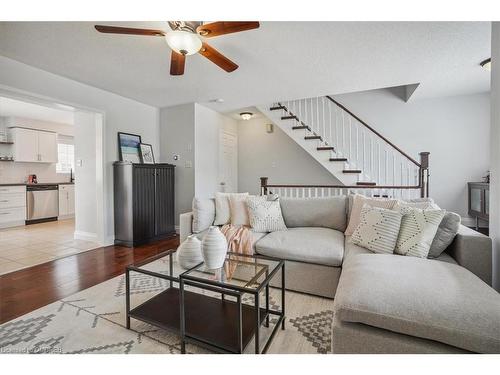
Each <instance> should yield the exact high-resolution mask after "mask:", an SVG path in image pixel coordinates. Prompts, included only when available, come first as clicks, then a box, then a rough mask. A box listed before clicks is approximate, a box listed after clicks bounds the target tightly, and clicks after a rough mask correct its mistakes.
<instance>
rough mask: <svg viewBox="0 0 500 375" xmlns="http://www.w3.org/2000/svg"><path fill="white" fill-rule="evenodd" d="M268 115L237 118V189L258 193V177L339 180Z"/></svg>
mask: <svg viewBox="0 0 500 375" xmlns="http://www.w3.org/2000/svg"><path fill="white" fill-rule="evenodd" d="M270 122H271V121H269V120H268V119H267V118H256V119H254V120H250V121H239V122H238V190H239V191H240V192H247V191H248V192H249V193H250V194H258V193H259V189H260V177H269V182H270V183H282V184H294V183H295V184H338V183H339V182H338V180H337V179H336V178H334V177H333V176H332V175H330V174H329V172H328V171H327V170H326V169H324V168H323V167H322V166H321V164H319V163H318V162H317V161H316V160H314V159H313V158H312V157H311V156H310V155H309V154H308V153H307V152H306V151H304V150H303V149H302V148H301V147H300V146H298V145H297V144H296V143H295V142H294V141H293V140H292V139H291V138H290V137H289V136H288V135H286V134H285V133H284V132H283V131H282V130H281V129H280V128H278V127H277V126H275V127H274V133H272V134H269V133H266V124H267V123H270Z"/></svg>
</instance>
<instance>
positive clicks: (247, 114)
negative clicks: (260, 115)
mask: <svg viewBox="0 0 500 375" xmlns="http://www.w3.org/2000/svg"><path fill="white" fill-rule="evenodd" d="M252 116H253V113H252V112H241V113H240V117H241V118H242V119H243V120H245V121H248V120H250V119H251V118H252Z"/></svg>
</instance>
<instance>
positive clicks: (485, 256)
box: [446, 225, 492, 285]
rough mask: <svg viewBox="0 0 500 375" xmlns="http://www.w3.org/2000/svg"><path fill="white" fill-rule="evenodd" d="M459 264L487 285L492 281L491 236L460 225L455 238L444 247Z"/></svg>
mask: <svg viewBox="0 0 500 375" xmlns="http://www.w3.org/2000/svg"><path fill="white" fill-rule="evenodd" d="M446 252H447V253H448V254H450V255H451V256H452V257H453V258H454V259H455V260H456V261H457V263H458V264H459V265H461V266H462V267H464V268H467V269H468V270H469V271H471V272H472V273H474V274H475V275H476V276H478V277H479V278H480V279H482V280H483V281H484V282H486V283H487V284H488V285H491V283H492V281H491V279H492V242H491V238H489V237H488V236H485V235H484V234H481V233H479V232H476V231H475V230H472V229H470V228H467V227H465V226H463V225H460V229H459V230H458V233H457V235H456V236H455V239H454V240H453V242H452V243H451V245H450V246H449V247H448V249H446Z"/></svg>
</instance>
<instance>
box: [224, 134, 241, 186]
mask: <svg viewBox="0 0 500 375" xmlns="http://www.w3.org/2000/svg"><path fill="white" fill-rule="evenodd" d="M219 181H220V190H219V191H221V192H226V193H235V192H237V191H238V140H237V137H236V135H234V134H231V133H228V132H225V131H223V132H221V134H220V157H219Z"/></svg>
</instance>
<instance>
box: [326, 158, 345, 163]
mask: <svg viewBox="0 0 500 375" xmlns="http://www.w3.org/2000/svg"><path fill="white" fill-rule="evenodd" d="M330 161H344V162H345V161H347V158H330Z"/></svg>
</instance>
